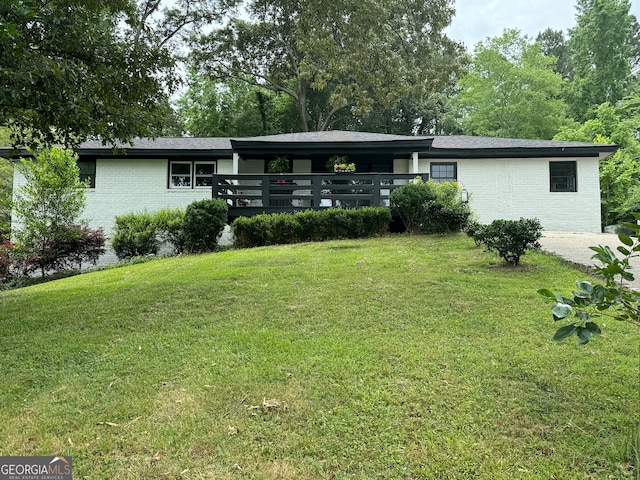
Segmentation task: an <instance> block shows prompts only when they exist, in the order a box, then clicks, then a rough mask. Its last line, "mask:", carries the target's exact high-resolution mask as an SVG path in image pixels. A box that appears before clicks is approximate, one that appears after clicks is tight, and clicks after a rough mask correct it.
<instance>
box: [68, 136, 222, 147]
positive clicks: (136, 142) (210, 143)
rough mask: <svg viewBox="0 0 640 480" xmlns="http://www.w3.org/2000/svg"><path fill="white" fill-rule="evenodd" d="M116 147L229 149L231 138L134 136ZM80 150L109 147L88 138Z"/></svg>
mask: <svg viewBox="0 0 640 480" xmlns="http://www.w3.org/2000/svg"><path fill="white" fill-rule="evenodd" d="M116 147H117V148H118V149H124V150H231V139H230V138H225V137H160V138H156V139H153V138H135V139H133V140H131V144H126V143H119V144H117V145H116ZM80 149H81V150H85V149H87V150H97V149H109V150H111V149H112V147H111V146H110V145H103V144H102V142H101V141H99V140H89V141H87V142H83V143H82V144H80Z"/></svg>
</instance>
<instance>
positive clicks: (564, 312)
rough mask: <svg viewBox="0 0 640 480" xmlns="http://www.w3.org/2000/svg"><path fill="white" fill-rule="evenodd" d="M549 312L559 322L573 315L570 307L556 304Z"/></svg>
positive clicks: (564, 304)
mask: <svg viewBox="0 0 640 480" xmlns="http://www.w3.org/2000/svg"><path fill="white" fill-rule="evenodd" d="M551 312H552V313H553V318H554V319H556V320H561V319H563V318H566V317H568V316H569V315H571V314H572V313H573V308H571V305H567V304H566V303H560V302H558V303H556V304H555V305H554V306H553V307H552V308H551Z"/></svg>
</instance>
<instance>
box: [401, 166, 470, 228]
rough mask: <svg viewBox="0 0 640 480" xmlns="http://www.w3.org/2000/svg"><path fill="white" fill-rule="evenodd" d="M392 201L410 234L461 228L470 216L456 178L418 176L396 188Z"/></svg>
mask: <svg viewBox="0 0 640 480" xmlns="http://www.w3.org/2000/svg"><path fill="white" fill-rule="evenodd" d="M390 201H391V205H392V207H393V209H394V211H395V212H396V213H397V214H398V215H399V216H400V218H401V219H402V221H403V222H404V224H405V227H406V228H407V231H408V232H409V233H410V234H411V235H416V234H418V233H451V232H459V231H460V230H461V229H462V228H463V227H464V226H465V225H466V223H467V222H468V221H469V217H470V216H471V210H470V208H469V205H468V204H467V203H466V202H463V201H462V196H461V189H460V186H459V185H458V184H457V183H456V182H444V183H436V182H433V181H429V182H423V181H422V180H421V179H419V178H416V180H415V181H414V183H412V184H409V185H404V186H402V187H400V188H397V189H395V190H394V191H393V192H392V193H391V196H390Z"/></svg>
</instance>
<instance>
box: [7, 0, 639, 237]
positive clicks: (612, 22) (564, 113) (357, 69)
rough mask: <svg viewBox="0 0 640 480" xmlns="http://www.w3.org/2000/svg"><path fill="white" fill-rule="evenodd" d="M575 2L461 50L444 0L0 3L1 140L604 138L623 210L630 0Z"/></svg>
mask: <svg viewBox="0 0 640 480" xmlns="http://www.w3.org/2000/svg"><path fill="white" fill-rule="evenodd" d="M575 9H576V10H575V11H576V26H575V28H573V29H570V30H569V31H566V32H563V31H555V30H551V29H547V30H544V31H542V32H540V33H539V35H538V36H537V37H536V38H535V39H534V38H530V37H528V36H526V35H523V34H521V33H520V32H519V31H518V30H515V29H513V30H505V32H504V33H503V35H501V36H499V37H495V38H486V39H485V40H483V41H482V42H480V43H478V44H477V45H476V46H475V47H474V48H473V50H472V51H467V50H466V49H465V47H464V46H463V45H462V44H460V43H458V42H456V41H455V40H453V39H450V38H448V37H447V35H446V34H445V29H446V27H447V26H448V25H449V24H450V23H451V20H452V18H453V16H454V15H455V2H453V1H450V0H360V1H358V2H353V1H350V0H174V1H167V0H165V1H164V2H163V0H115V1H110V2H106V3H105V2H101V1H97V0H47V1H45V0H6V1H5V2H3V4H2V6H0V82H2V84H3V85H5V86H6V88H3V89H2V90H0V124H1V125H4V126H5V127H6V128H5V130H4V132H3V134H2V135H5V137H4V138H3V140H5V142H7V141H8V142H9V143H11V144H13V145H27V146H31V147H37V146H38V145H43V144H44V145H48V144H51V143H62V144H65V145H69V146H74V145H77V143H78V142H80V141H82V140H84V139H86V138H100V139H102V140H103V142H105V143H106V144H114V143H115V142H116V141H122V142H127V141H129V140H131V139H132V138H134V137H139V136H160V135H192V136H253V135H265V134H274V133H284V132H297V131H313V130H326V129H345V130H360V131H369V132H384V133H397V134H406V135H412V134H429V135H430V134H435V135H446V134H466V135H483V136H501V137H519V138H531V139H559V140H578V141H588V142H602V143H616V144H618V145H620V146H621V149H620V151H619V152H618V153H617V154H616V155H615V156H613V157H611V158H610V159H609V160H607V161H605V162H602V165H601V176H602V199H603V212H602V216H603V223H604V224H609V223H614V222H618V221H620V220H622V219H628V218H629V215H630V212H632V211H634V210H639V209H640V142H639V137H640V79H639V75H640V26H639V24H638V20H637V19H636V18H635V17H634V16H633V15H631V14H630V2H629V0H576V5H575ZM6 136H8V137H9V139H8V140H7V139H6ZM7 171H10V169H9V168H7V166H6V165H0V176H2V175H3V172H7ZM4 175H5V176H6V173H4ZM5 183H6V182H5ZM5 183H3V182H2V181H1V180H0V189H3V190H6V189H7V188H8V187H7V186H6V185H5ZM0 223H2V217H0ZM1 233H2V232H0V234H1Z"/></svg>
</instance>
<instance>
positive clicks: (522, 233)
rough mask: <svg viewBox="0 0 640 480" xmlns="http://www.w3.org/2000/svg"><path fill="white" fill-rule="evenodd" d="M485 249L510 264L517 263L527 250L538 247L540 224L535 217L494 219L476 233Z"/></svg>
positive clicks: (540, 233)
mask: <svg viewBox="0 0 640 480" xmlns="http://www.w3.org/2000/svg"><path fill="white" fill-rule="evenodd" d="M476 235H477V236H478V238H479V239H480V241H481V242H482V243H483V244H484V245H485V247H486V248H487V250H489V251H490V252H494V253H495V254H497V255H498V256H500V257H501V258H502V259H503V260H504V261H505V262H507V263H508V264H510V265H518V264H519V263H520V257H521V256H522V255H524V254H525V252H526V251H527V250H534V249H539V248H540V244H539V243H538V240H539V239H540V237H541V236H542V226H541V225H540V222H539V221H538V219H536V218H532V219H525V218H521V219H520V220H494V221H493V222H491V223H490V224H489V225H485V226H484V227H482V229H481V230H480V232H478V233H477V234H476Z"/></svg>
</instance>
